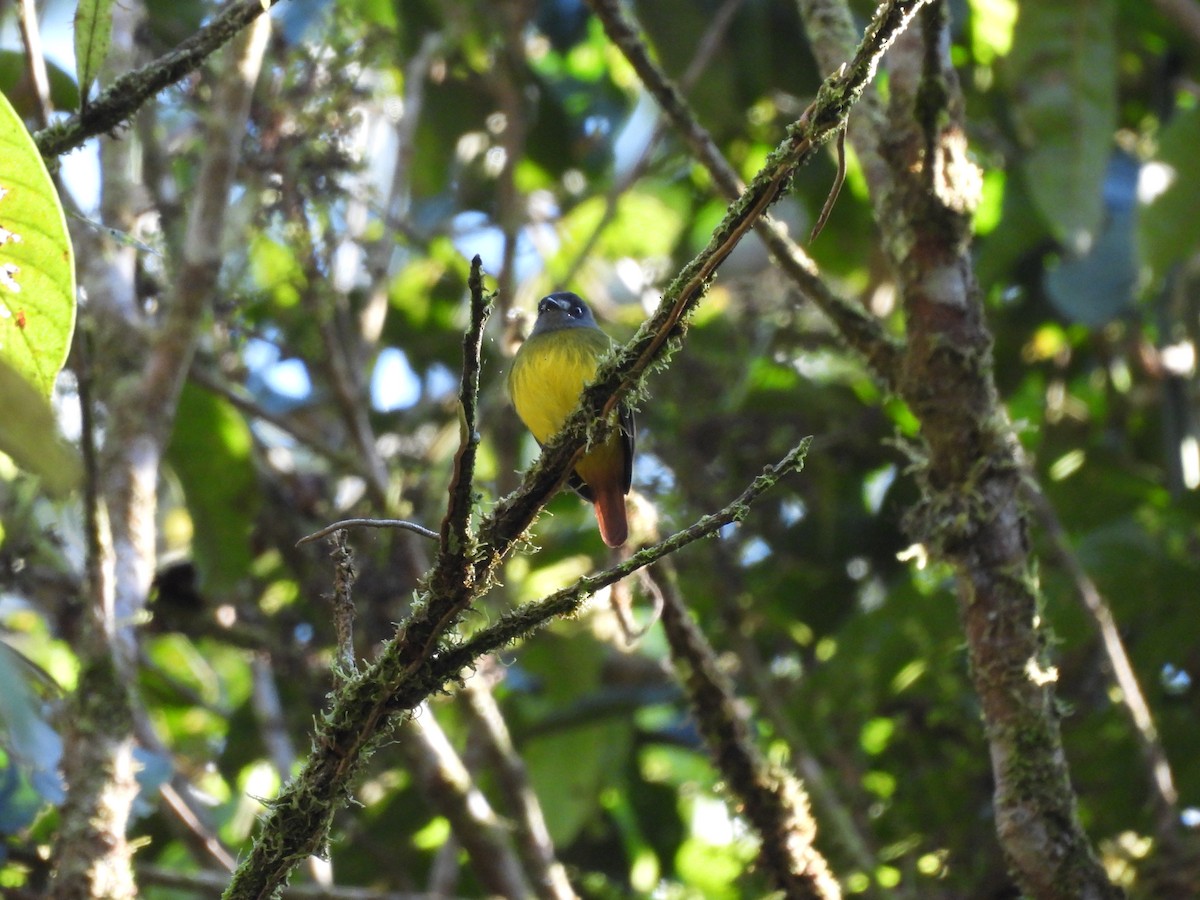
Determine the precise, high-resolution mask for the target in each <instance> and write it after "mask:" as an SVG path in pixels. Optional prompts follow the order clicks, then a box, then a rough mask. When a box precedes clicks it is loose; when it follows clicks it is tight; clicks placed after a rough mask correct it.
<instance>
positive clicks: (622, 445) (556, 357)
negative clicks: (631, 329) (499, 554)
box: [508, 291, 635, 547]
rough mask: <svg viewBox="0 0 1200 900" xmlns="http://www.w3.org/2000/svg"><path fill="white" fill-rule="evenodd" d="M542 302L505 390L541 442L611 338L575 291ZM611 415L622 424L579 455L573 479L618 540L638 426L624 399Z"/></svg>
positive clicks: (624, 524)
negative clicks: (624, 403)
mask: <svg viewBox="0 0 1200 900" xmlns="http://www.w3.org/2000/svg"><path fill="white" fill-rule="evenodd" d="M537 310H538V317H537V321H536V322H535V323H534V326H533V331H532V332H530V334H529V337H528V338H526V339H525V342H524V343H523V344H521V347H520V349H519V350H518V351H517V353H516V356H515V357H513V363H512V368H511V369H509V372H508V394H509V397H510V398H511V399H512V402H513V406H514V407H516V410H517V415H518V416H519V417H520V419H521V421H522V422H524V423H525V427H526V428H528V429H529V430H530V431H531V432H532V433H533V436H534V438H536V439H537V442H538V444H539V445H543V444H545V443H546V441H548V440H550V438H551V437H553V436H554V435H555V434H556V433H557V432H558V430H559V429H561V428H562V426H563V423H564V422H566V420H567V417H568V416H569V415H570V414H571V413H572V412H573V411H574V410H575V407H576V406H578V405H579V396H580V394H582V393H583V388H584V386H585V385H586V384H587V383H588V382H589V381H590V380H591V379H592V378H593V377H595V374H596V368H597V366H598V365H599V363H600V360H601V358H603V356H604V354H605V353H607V352H608V350H609V348H610V347H611V346H612V340H611V338H609V336H608V335H607V334H605V333H604V332H603V331H601V330H600V326H599V325H597V324H596V318H595V316H593V315H592V311H591V309H589V308H588V305H587V304H586V303H585V302H584V301H583V299H582V298H581V297H579V295H578V294H573V293H571V292H570V291H558V292H555V293H553V294H548V295H547V296H545V297H543V298H542V299H541V300H540V301H539V302H538V307H537ZM614 415H616V417H617V420H616V422H615V423H614V424H616V425H617V427H616V428H613V429H612V430H611V431H610V432H609V435H608V437H607V438H606V439H605V441H604V443H602V444H600V445H598V446H594V447H592V448H591V449H590V450H588V451H587V453H585V454H584V455H583V457H582V458H580V460H579V462H577V463H576V464H575V471H574V472H572V473H571V476H570V477H569V479H568V483H569V484H570V485H571V487H572V488H574V489H575V490H576V491H577V492H578V493H579V494H580V495H581V496H583V498H584V499H586V500H589V501H591V503H592V504H593V506H594V507H595V511H596V524H597V525H599V526H600V537H601V538H602V539H603V541H604V543H605V544H607V545H608V546H609V547H620V546H621V545H622V544H624V543H625V540H626V539H627V538H628V537H629V521H628V519H627V517H626V513H625V495H626V494H628V493H629V487H630V484H631V483H632V480H633V448H634V441H635V437H634V431H635V429H634V422H633V413H632V411H630V410H629V409H628V408H625V407H623V406H622V407H621V409H620V411H619V412H618V413H615V414H614Z"/></svg>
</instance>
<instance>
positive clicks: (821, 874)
mask: <svg viewBox="0 0 1200 900" xmlns="http://www.w3.org/2000/svg"><path fill="white" fill-rule="evenodd" d="M649 574H650V577H651V578H652V579H653V581H654V584H655V587H656V588H657V590H658V592H659V593H660V594H661V596H662V603H663V607H662V623H663V630H664V631H665V632H666V635H667V641H668V643H669V644H670V645H671V659H672V661H673V662H674V663H675V664H676V666H678V665H679V664H680V663H683V664H684V665H685V666H686V668H687V671H686V674H685V679H684V684H685V685H686V688H687V693H688V699H689V700H690V701H691V706H692V716H693V717H694V718H695V720H696V724H697V725H698V726H699V729H700V733H701V734H702V735H704V742H705V743H706V744H707V745H708V750H709V753H710V754H712V757H713V760H714V762H715V763H716V766H717V769H718V771H720V773H721V775H722V777H723V778H724V780H725V782H726V784H727V785H728V790H729V793H730V794H732V795H733V797H734V798H735V799H736V800H737V801H738V805H739V807H740V811H741V813H742V815H744V816H745V817H746V819H747V820H748V821H749V822H750V825H751V826H752V827H753V828H754V830H755V831H756V832H757V833H758V836H759V840H760V841H761V849H760V851H759V858H760V860H761V865H762V867H763V868H764V869H765V870H766V873H767V876H768V877H769V878H770V879H771V881H772V882H773V883H774V885H775V887H776V889H778V890H779V891H781V892H782V895H783V896H784V897H786V898H788V900H792V898H799V900H809V898H815V900H835V898H840V897H841V895H842V892H841V888H840V887H839V886H838V883H837V881H836V880H835V879H834V877H833V874H832V873H831V872H830V871H829V864H828V863H827V862H826V861H825V857H824V856H822V855H821V853H820V852H819V851H818V850H817V849H816V847H814V846H813V839H814V838H815V837H816V833H817V825H816V822H814V821H813V817H812V813H811V812H810V811H809V806H808V796H807V794H806V793H805V791H804V788H803V787H802V786H801V785H800V783H799V782H798V781H797V780H796V779H795V778H794V777H792V775H791V773H790V772H788V771H787V770H785V769H781V768H779V767H778V766H775V765H773V764H771V763H770V762H768V761H767V760H766V759H764V758H763V756H762V753H761V752H759V750H758V747H757V746H756V745H755V743H754V740H753V738H752V737H751V734H750V726H749V724H748V722H747V717H746V714H745V712H744V711H743V710H740V709H739V708H738V701H737V696H736V694H735V693H734V690H733V685H731V684H730V683H729V679H728V678H726V677H725V675H724V674H723V673H722V672H721V669H720V666H719V665H718V663H717V658H716V654H715V653H714V652H713V648H712V646H711V645H710V644H709V643H708V641H707V640H706V639H705V637H704V634H703V632H701V630H700V628H699V626H698V625H697V624H696V623H695V621H694V620H693V619H692V617H691V614H690V613H689V612H688V610H687V607H686V606H685V605H684V602H683V598H682V597H680V596H679V591H678V589H677V588H676V585H675V571H674V567H672V566H671V565H670V560H664V561H663V562H661V563H659V564H658V565H657V566H654V567H653V568H652V569H651V570H650V573H649Z"/></svg>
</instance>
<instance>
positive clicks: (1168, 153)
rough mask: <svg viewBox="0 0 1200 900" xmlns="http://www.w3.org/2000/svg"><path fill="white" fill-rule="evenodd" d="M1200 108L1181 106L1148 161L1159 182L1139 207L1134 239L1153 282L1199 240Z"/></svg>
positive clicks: (1194, 246)
mask: <svg viewBox="0 0 1200 900" xmlns="http://www.w3.org/2000/svg"><path fill="white" fill-rule="evenodd" d="M1197 147H1200V109H1195V108H1193V109H1189V110H1185V111H1183V112H1180V113H1179V114H1178V115H1176V117H1175V118H1174V119H1173V120H1172V121H1171V123H1170V124H1169V125H1168V126H1167V127H1166V128H1164V129H1163V132H1162V137H1161V139H1160V141H1159V146H1158V153H1157V154H1156V157H1155V159H1154V160H1153V161H1152V162H1150V163H1149V164H1148V166H1149V171H1150V173H1151V175H1152V177H1154V178H1156V179H1157V180H1158V182H1159V184H1160V185H1161V187H1162V191H1161V193H1159V194H1158V195H1157V196H1156V197H1155V198H1154V200H1153V201H1152V202H1151V203H1149V204H1148V205H1146V206H1141V207H1139V208H1138V217H1137V244H1138V250H1139V251H1140V253H1141V259H1142V262H1144V263H1145V264H1146V265H1148V266H1149V267H1150V269H1151V270H1152V272H1153V273H1154V279H1153V283H1154V284H1161V278H1162V276H1163V275H1165V274H1166V272H1167V270H1168V269H1169V268H1170V267H1171V266H1172V265H1173V264H1175V263H1176V262H1178V261H1180V260H1182V259H1184V258H1185V257H1187V256H1188V255H1190V254H1192V253H1195V252H1196V248H1197V247H1198V246H1200V217H1198V216H1197V215H1196V211H1197V210H1200V180H1198V179H1200V166H1198V165H1197V160H1196V148H1197Z"/></svg>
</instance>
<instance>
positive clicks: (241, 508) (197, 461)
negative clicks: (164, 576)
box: [167, 385, 259, 591]
mask: <svg viewBox="0 0 1200 900" xmlns="http://www.w3.org/2000/svg"><path fill="white" fill-rule="evenodd" d="M252 446H253V438H252V436H251V434H250V427H249V426H248V425H247V424H246V421H245V419H243V418H242V417H241V416H240V415H239V414H238V412H237V411H236V410H235V409H234V408H233V407H232V406H231V405H230V404H229V403H228V402H226V401H225V400H222V399H220V398H219V397H214V396H213V395H212V394H209V393H206V392H205V391H202V390H200V389H199V388H195V387H193V386H191V385H186V386H185V387H184V389H183V393H182V395H181V396H180V398H179V411H178V413H177V415H176V419H175V433H174V434H173V435H172V436H171V445H170V447H169V448H168V449H167V458H168V460H169V461H170V463H171V465H172V467H173V468H174V469H175V472H176V474H177V475H178V476H179V480H180V482H181V483H182V485H183V491H184V494H185V495H186V496H187V505H188V513H189V514H190V515H191V517H192V523H193V526H194V534H195V537H194V539H193V547H194V551H195V554H196V562H197V563H198V565H199V567H200V571H201V573H202V575H203V577H204V581H205V586H206V587H207V588H208V589H210V590H214V591H222V590H225V589H227V588H229V587H230V586H232V585H233V584H234V583H236V582H237V581H238V579H240V578H242V577H244V576H245V574H246V572H247V570H248V569H249V567H250V563H251V561H252V560H253V558H254V553H253V550H252V548H251V546H250V530H251V527H252V525H253V523H254V515H255V512H256V510H257V508H258V504H259V492H258V479H257V476H256V473H255V470H254V460H253V458H252V456H251V451H252Z"/></svg>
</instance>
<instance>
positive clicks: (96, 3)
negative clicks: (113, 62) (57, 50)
mask: <svg viewBox="0 0 1200 900" xmlns="http://www.w3.org/2000/svg"><path fill="white" fill-rule="evenodd" d="M112 5H113V0H79V6H77V7H76V8H75V73H76V76H77V78H78V81H79V97H80V100H81V105H83V106H86V105H87V95H88V91H89V90H90V89H91V87H92V82H93V81H95V80H96V75H97V74H98V73H99V71H100V66H102V65H103V64H104V58H105V57H106V56H108V47H109V44H110V43H111V42H112Z"/></svg>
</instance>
